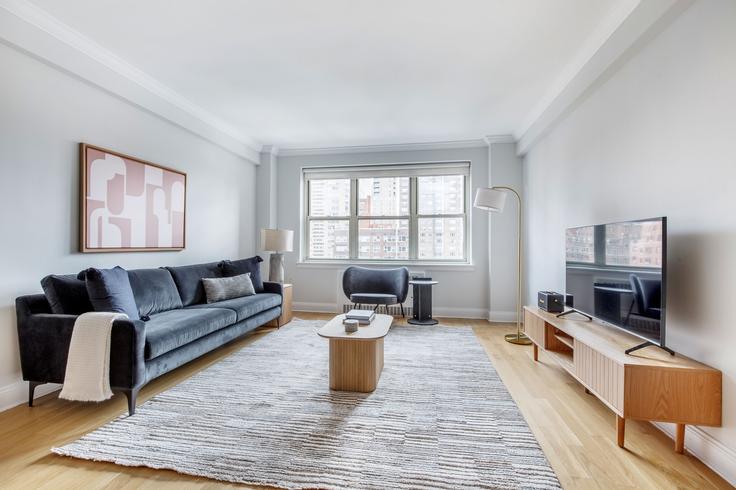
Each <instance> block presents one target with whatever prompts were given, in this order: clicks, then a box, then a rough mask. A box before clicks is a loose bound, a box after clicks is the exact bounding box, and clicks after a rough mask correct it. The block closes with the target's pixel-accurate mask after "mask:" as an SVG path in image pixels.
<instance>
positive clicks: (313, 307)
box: [292, 302, 339, 316]
mask: <svg viewBox="0 0 736 490" xmlns="http://www.w3.org/2000/svg"><path fill="white" fill-rule="evenodd" d="M292 309H293V310H294V311H296V312H299V311H308V312H314V313H337V312H338V311H339V308H338V305H336V304H335V303H307V302H294V304H293V305H292ZM297 316H299V315H298V314H297Z"/></svg>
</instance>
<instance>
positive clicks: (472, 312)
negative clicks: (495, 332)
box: [432, 306, 488, 319]
mask: <svg viewBox="0 0 736 490" xmlns="http://www.w3.org/2000/svg"><path fill="white" fill-rule="evenodd" d="M487 314H488V312H487V311H486V310H485V309H484V308H453V307H451V306H435V307H433V308H432V316H433V317H438V318H442V317H444V318H468V319H476V318H480V319H485V318H486V315H487Z"/></svg>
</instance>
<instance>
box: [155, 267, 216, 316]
mask: <svg viewBox="0 0 736 490" xmlns="http://www.w3.org/2000/svg"><path fill="white" fill-rule="evenodd" d="M217 264H218V263H217V262H210V263H209V264H195V265H182V266H179V267H167V268H166V269H167V270H168V271H169V272H171V276H172V277H173V278H174V282H175V283H176V288H177V289H178V290H179V296H180V297H181V302H182V304H183V305H184V306H189V305H196V304H199V303H204V301H205V296H204V287H203V286H202V278H203V277H223V274H222V269H221V268H220V267H218V266H217Z"/></svg>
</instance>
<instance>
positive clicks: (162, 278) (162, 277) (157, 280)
mask: <svg viewBox="0 0 736 490" xmlns="http://www.w3.org/2000/svg"><path fill="white" fill-rule="evenodd" d="M128 278H129V279H130V287H131V288H132V289H133V296H134V297H135V303H136V304H137V305H138V314H139V315H140V316H141V317H144V316H149V315H155V314H156V313H161V312H162V311H169V310H176V309H178V308H181V307H182V306H183V305H182V304H181V298H180V297H179V290H178V289H176V284H175V283H174V278H173V277H171V273H170V272H169V271H167V270H166V269H135V270H132V271H128Z"/></svg>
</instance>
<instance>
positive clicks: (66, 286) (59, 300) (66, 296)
mask: <svg viewBox="0 0 736 490" xmlns="http://www.w3.org/2000/svg"><path fill="white" fill-rule="evenodd" d="M41 287H42V288H43V292H44V294H45V295H46V300H47V301H48V302H49V306H50V307H51V312H52V313H56V314H57V315H81V314H82V313H86V312H88V311H92V310H94V308H93V307H92V303H91V302H90V301H89V294H88V293H87V284H85V282H84V281H80V280H79V279H77V277H76V275H74V274H69V275H62V276H57V275H54V274H52V275H50V276H46V277H44V278H43V279H41Z"/></svg>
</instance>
